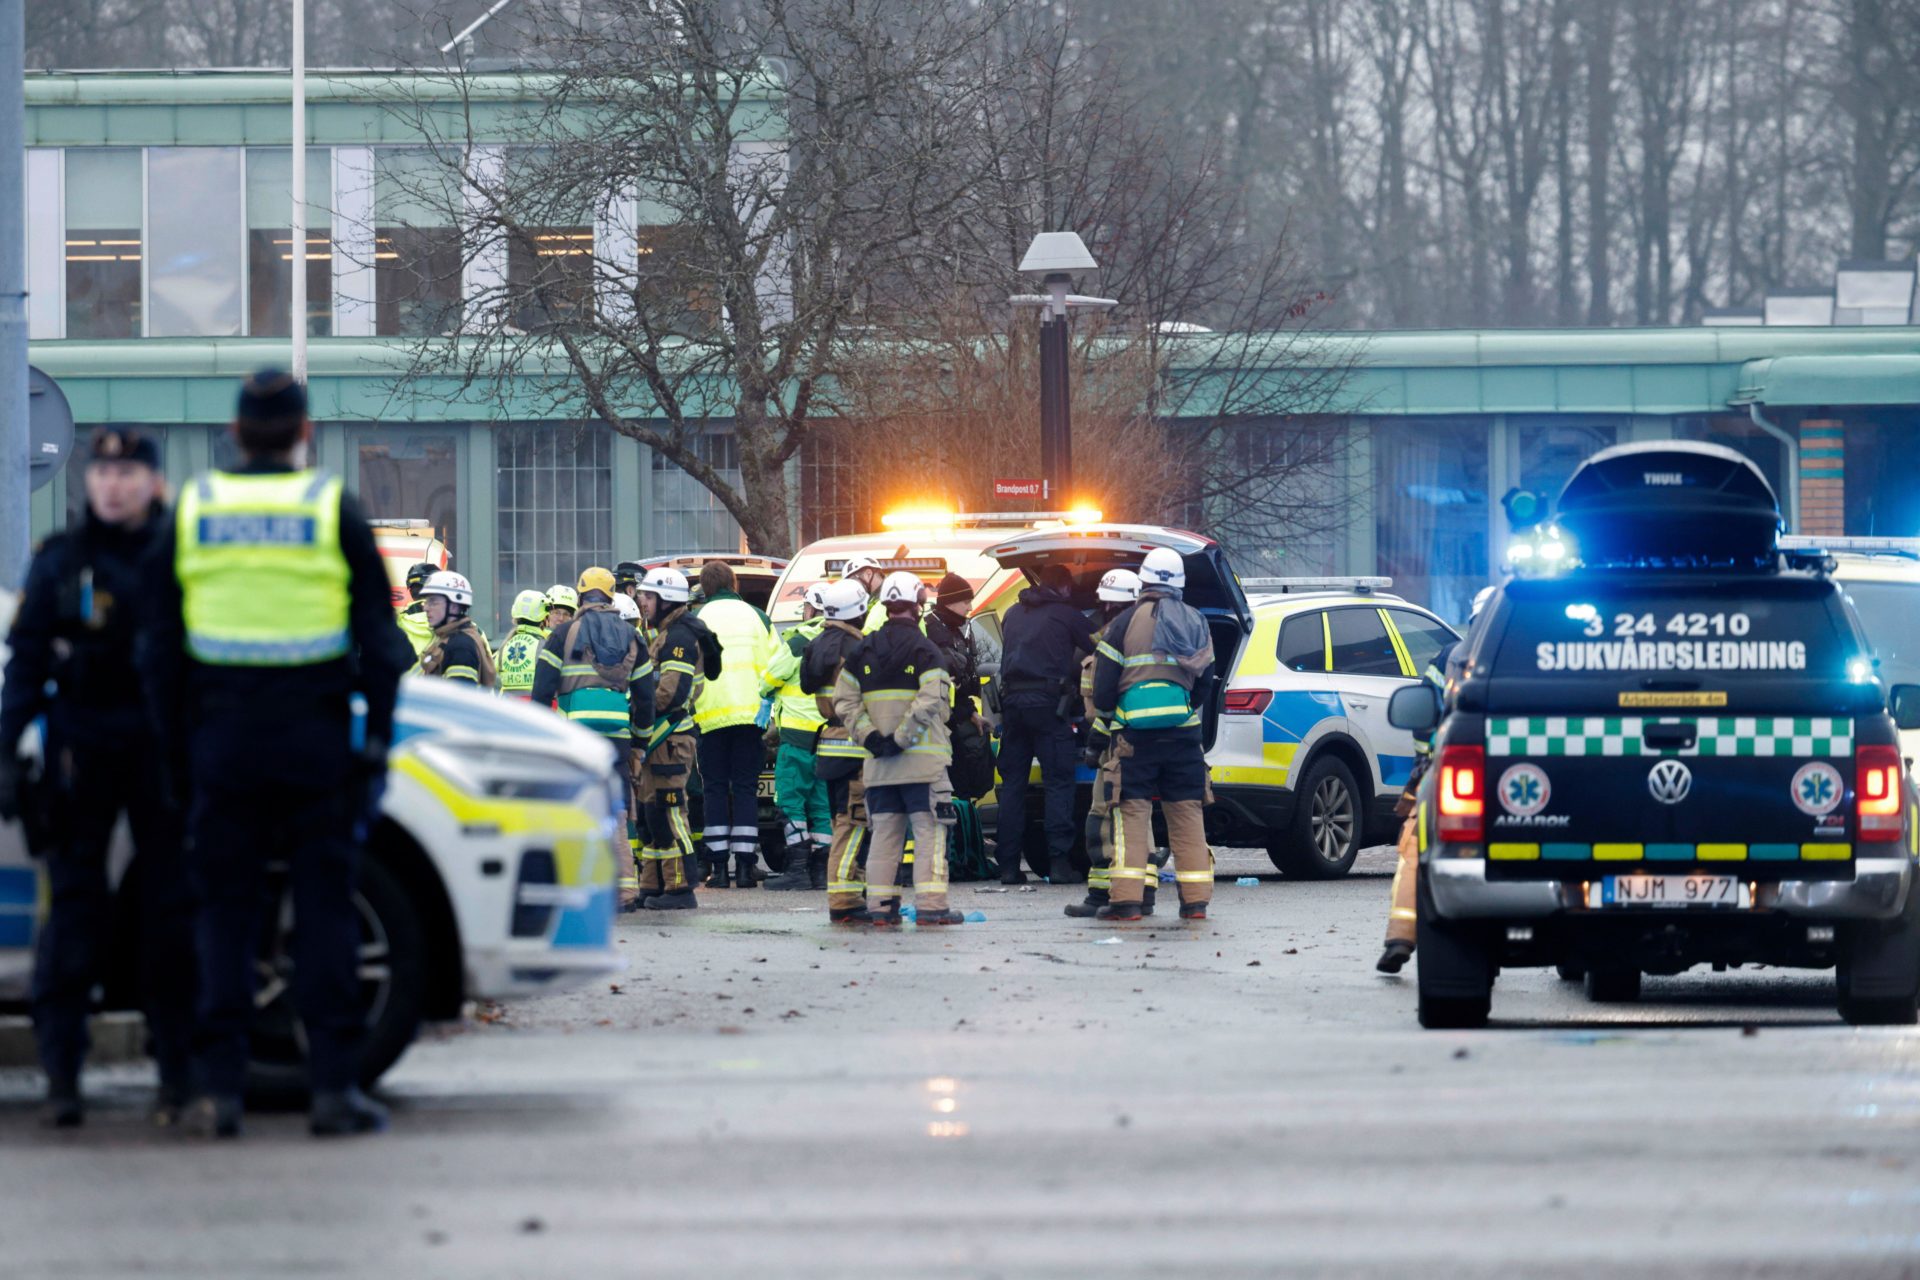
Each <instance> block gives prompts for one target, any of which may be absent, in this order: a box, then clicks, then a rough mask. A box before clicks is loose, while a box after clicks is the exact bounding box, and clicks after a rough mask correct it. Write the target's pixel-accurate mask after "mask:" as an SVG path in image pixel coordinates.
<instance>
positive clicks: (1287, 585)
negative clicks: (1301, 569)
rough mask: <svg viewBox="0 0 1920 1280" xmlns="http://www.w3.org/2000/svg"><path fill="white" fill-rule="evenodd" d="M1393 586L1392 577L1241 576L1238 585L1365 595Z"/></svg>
mask: <svg viewBox="0 0 1920 1280" xmlns="http://www.w3.org/2000/svg"><path fill="white" fill-rule="evenodd" d="M1391 586H1393V579H1392V578H1372V577H1368V578H1331V577H1329V578H1242V579H1240V587H1241V589H1242V590H1244V591H1278V592H1279V593H1280V594H1282V595H1285V594H1287V593H1288V592H1292V591H1353V592H1356V593H1358V594H1360V595H1366V594H1367V593H1368V592H1370V591H1385V590H1387V589H1388V588H1389V587H1391Z"/></svg>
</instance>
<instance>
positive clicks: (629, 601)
mask: <svg viewBox="0 0 1920 1280" xmlns="http://www.w3.org/2000/svg"><path fill="white" fill-rule="evenodd" d="M613 611H614V612H615V613H617V614H619V615H620V617H621V618H622V619H623V620H624V621H627V622H638V621H640V606H639V605H638V604H636V603H634V599H633V597H632V596H630V595H628V594H627V593H626V592H624V591H621V592H618V593H616V594H615V595H614V597H613Z"/></svg>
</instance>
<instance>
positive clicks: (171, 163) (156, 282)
mask: <svg viewBox="0 0 1920 1280" xmlns="http://www.w3.org/2000/svg"><path fill="white" fill-rule="evenodd" d="M240 155H241V149H240V148H239V147H151V148H149V149H148V151H147V183H148V188H149V190H150V191H152V193H153V198H152V199H151V200H149V201H148V202H147V205H148V214H149V216H150V226H149V229H148V261H147V336H148V337H153V338H199V337H226V336H233V335H238V334H239V332H240V320H241V306H240V303H241V293H240V270H241V249H240V244H241V230H242V228H241V221H242V209H241V203H242V198H243V197H242V191H241V179H240Z"/></svg>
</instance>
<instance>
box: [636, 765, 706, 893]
mask: <svg viewBox="0 0 1920 1280" xmlns="http://www.w3.org/2000/svg"><path fill="white" fill-rule="evenodd" d="M693 756H694V745H693V735H692V734H690V733H673V734H668V735H667V737H666V738H665V739H664V740H662V741H661V743H660V745H659V746H657V747H655V748H654V749H653V750H652V751H650V752H648V753H647V756H646V759H645V760H644V761H643V762H642V763H641V766H640V785H639V787H638V795H637V797H636V799H637V800H638V802H639V808H640V822H641V836H640V893H641V895H642V896H645V895H647V894H652V893H677V892H678V891H680V890H681V889H685V888H687V887H688V884H687V866H688V860H689V859H690V858H692V857H693V825H692V823H690V822H689V821H688V820H687V781H688V775H689V773H690V772H691V771H692V768H693Z"/></svg>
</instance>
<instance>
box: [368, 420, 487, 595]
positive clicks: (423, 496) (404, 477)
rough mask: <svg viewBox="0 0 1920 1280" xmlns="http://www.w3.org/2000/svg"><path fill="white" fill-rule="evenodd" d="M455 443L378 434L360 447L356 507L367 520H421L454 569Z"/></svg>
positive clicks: (457, 549)
mask: <svg viewBox="0 0 1920 1280" xmlns="http://www.w3.org/2000/svg"><path fill="white" fill-rule="evenodd" d="M455 444H456V442H455V439H454V437H453V436H451V435H445V434H437V433H429V432H424V431H386V430H383V431H381V432H380V433H379V434H378V435H377V436H376V437H374V438H371V439H366V438H363V439H362V440H361V441H360V447H359V452H360V505H361V506H362V507H363V508H364V509H365V510H366V512H367V517H368V519H370V520H371V521H372V522H373V523H375V524H378V523H380V522H381V521H382V520H425V521H427V523H428V525H429V526H430V527H431V528H432V529H433V531H434V536H436V537H438V538H439V539H440V540H441V541H442V542H444V543H446V545H447V556H448V563H449V564H450V565H451V566H452V567H453V568H456V569H458V568H459V567H460V565H461V564H462V559H461V557H462V553H463V552H464V550H465V548H463V547H462V546H461V545H460V530H459V527H458V523H457V522H458V520H459V504H458V498H459V489H460V471H459V467H458V465H457V464H456V460H455V459H456V454H455Z"/></svg>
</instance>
